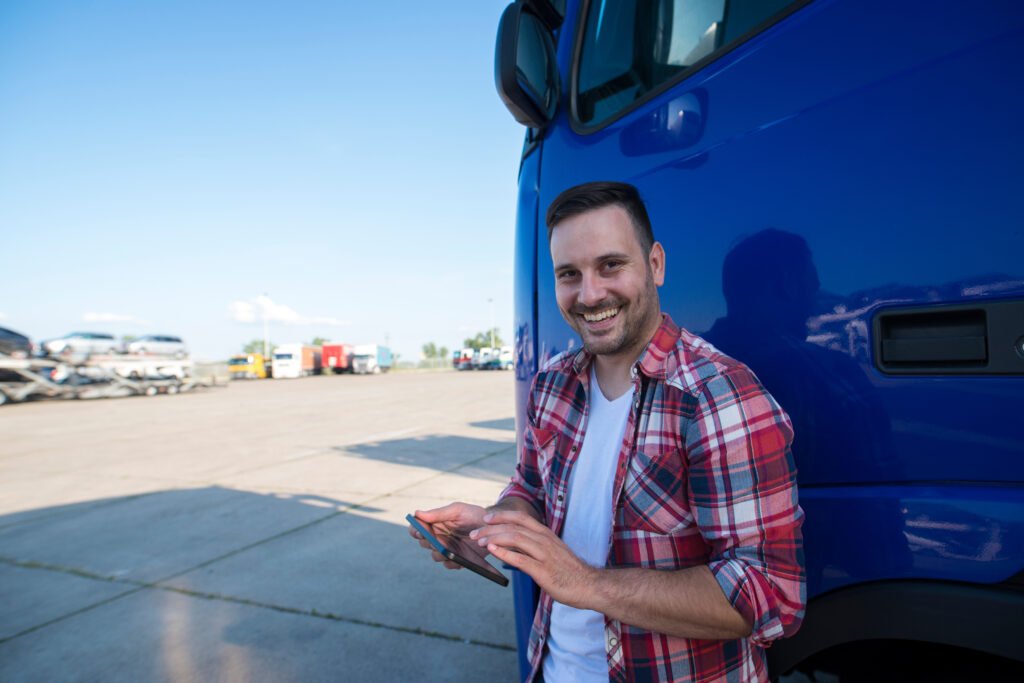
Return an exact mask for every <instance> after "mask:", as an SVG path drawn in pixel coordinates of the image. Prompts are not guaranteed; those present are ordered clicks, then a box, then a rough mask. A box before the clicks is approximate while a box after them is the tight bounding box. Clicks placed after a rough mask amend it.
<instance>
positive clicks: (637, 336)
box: [570, 277, 660, 356]
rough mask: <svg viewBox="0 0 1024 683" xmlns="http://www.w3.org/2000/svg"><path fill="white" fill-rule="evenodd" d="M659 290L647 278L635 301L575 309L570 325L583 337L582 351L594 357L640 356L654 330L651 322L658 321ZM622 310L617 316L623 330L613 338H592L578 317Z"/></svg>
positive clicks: (606, 336) (650, 279)
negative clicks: (581, 314) (604, 311)
mask: <svg viewBox="0 0 1024 683" xmlns="http://www.w3.org/2000/svg"><path fill="white" fill-rule="evenodd" d="M657 300H658V299H657V287H655V286H654V280H653V279H652V278H650V277H649V278H648V279H647V282H646V284H645V286H644V291H643V293H642V294H641V295H640V296H639V297H638V298H637V299H636V301H632V302H630V301H625V300H622V299H609V300H608V301H605V302H601V303H600V304H599V305H597V306H592V307H586V308H584V307H574V308H573V309H572V312H571V315H572V317H571V321H570V324H571V325H572V327H573V328H574V329H575V330H576V333H577V334H579V335H580V339H581V340H582V341H583V348H584V349H586V351H587V352H588V353H591V354H593V355H595V356H614V355H617V354H619V353H623V352H625V351H630V350H633V349H635V350H636V352H637V354H639V352H640V350H641V349H642V348H643V347H644V346H646V345H647V342H648V341H650V339H649V337H650V332H649V331H648V329H647V328H648V327H649V326H652V323H651V320H652V319H653V318H656V317H658V314H659V313H660V311H659V310H657ZM617 306H618V307H621V310H620V311H619V313H618V315H619V316H622V322H621V328H620V331H619V332H618V333H617V334H614V336H608V335H603V336H600V337H590V336H589V334H588V332H587V328H586V323H584V322H580V320H579V319H578V318H577V317H576V316H577V315H578V314H580V313H584V312H596V311H600V310H606V309H608V308H615V307H617Z"/></svg>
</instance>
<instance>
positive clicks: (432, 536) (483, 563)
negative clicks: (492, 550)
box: [405, 515, 508, 586]
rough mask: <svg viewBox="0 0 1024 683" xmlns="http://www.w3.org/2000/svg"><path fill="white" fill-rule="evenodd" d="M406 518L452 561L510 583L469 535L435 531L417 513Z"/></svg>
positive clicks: (438, 550) (502, 582)
mask: <svg viewBox="0 0 1024 683" xmlns="http://www.w3.org/2000/svg"><path fill="white" fill-rule="evenodd" d="M405 518H406V520H408V521H409V524H411V525H412V528H413V529H415V530H416V531H418V532H420V536H422V537H423V538H425V539H426V540H427V542H428V543H430V545H432V546H434V550H436V551H437V552H439V553H441V554H442V555H444V556H445V557H447V558H448V559H449V560H451V561H452V562H455V563H457V564H460V565H462V566H463V567H465V568H466V569H470V570H472V571H474V572H476V573H477V574H479V575H480V576H482V577H484V578H485V579H490V580H491V581H493V582H494V583H496V584H498V585H501V586H507V585H508V579H506V578H505V577H504V575H502V573H501V572H499V571H498V570H497V569H495V568H494V567H493V566H491V563H490V562H488V561H487V556H486V555H485V554H484V550H483V549H482V548H480V546H478V545H477V544H476V542H475V541H473V540H472V539H471V538H469V537H468V536H461V535H456V534H444V533H441V532H435V531H434V528H433V527H432V526H431V525H430V524H428V523H427V522H424V521H423V520H422V519H417V518H416V517H415V515H406V516H405Z"/></svg>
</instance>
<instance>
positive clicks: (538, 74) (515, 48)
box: [494, 2, 559, 128]
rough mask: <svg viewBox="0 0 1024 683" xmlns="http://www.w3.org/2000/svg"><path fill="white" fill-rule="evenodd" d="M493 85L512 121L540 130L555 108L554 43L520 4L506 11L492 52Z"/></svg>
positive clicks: (556, 74)
mask: <svg viewBox="0 0 1024 683" xmlns="http://www.w3.org/2000/svg"><path fill="white" fill-rule="evenodd" d="M494 85H495V87H496V88H497V89H498V96H499V97H501V100H502V102H504V103H505V106H506V107H507V108H508V110H509V111H510V112H512V116H513V117H515V120H516V121H518V122H519V123H521V124H523V125H525V126H529V127H530V128H543V127H544V126H546V125H547V124H548V122H550V121H551V119H552V118H554V116H555V110H556V109H557V107H558V95H559V92H558V91H559V83H558V66H557V63H556V62H555V41H554V39H553V38H552V36H551V31H550V30H549V29H548V28H547V26H546V25H545V24H544V22H543V21H542V20H541V19H540V18H539V17H538V16H537V15H536V14H533V12H532V10H531V8H530V7H529V6H527V5H526V4H524V3H523V2H515V3H513V4H511V5H509V6H508V7H507V8H505V12H504V13H503V14H502V15H501V22H500V24H499V25H498V42H497V45H496V46H495V50H494Z"/></svg>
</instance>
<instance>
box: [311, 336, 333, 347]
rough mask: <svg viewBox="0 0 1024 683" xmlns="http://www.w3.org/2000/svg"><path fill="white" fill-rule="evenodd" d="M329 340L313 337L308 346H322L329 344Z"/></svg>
mask: <svg viewBox="0 0 1024 683" xmlns="http://www.w3.org/2000/svg"><path fill="white" fill-rule="evenodd" d="M330 341H331V340H330V339H328V338H327V337H313V341H311V342H309V345H310V346H323V345H324V344H327V343H329V342H330Z"/></svg>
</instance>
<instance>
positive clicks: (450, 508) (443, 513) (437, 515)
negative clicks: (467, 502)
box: [413, 503, 462, 524]
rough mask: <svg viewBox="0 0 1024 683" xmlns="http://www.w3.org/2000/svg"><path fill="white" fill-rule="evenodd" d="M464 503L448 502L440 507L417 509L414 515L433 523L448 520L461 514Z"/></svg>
mask: <svg viewBox="0 0 1024 683" xmlns="http://www.w3.org/2000/svg"><path fill="white" fill-rule="evenodd" d="M461 507H462V503H448V504H447V505H444V506H442V507H439V508H433V509H430V510H416V511H415V512H414V513H413V516H414V517H416V518H418V519H422V520H423V521H424V522H429V523H430V524H433V523H435V522H446V521H451V520H454V519H456V518H457V517H458V516H459V512H460V510H461Z"/></svg>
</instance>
